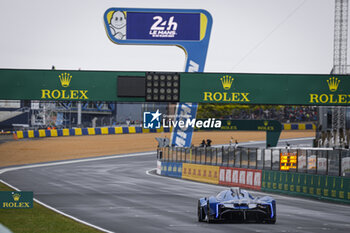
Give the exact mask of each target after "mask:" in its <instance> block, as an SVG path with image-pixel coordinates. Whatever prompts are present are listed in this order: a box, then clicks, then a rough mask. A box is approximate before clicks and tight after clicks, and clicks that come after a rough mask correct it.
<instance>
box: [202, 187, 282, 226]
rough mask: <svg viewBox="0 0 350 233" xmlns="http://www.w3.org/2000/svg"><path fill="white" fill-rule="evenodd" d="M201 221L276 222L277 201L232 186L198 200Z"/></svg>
mask: <svg viewBox="0 0 350 233" xmlns="http://www.w3.org/2000/svg"><path fill="white" fill-rule="evenodd" d="M198 221H199V222H204V221H206V222H208V223H212V222H220V221H228V222H260V223H270V224H275V223H276V201H275V200H274V199H273V198H271V197H269V196H264V197H261V198H260V197H256V198H253V196H252V195H250V193H249V192H248V191H246V190H244V189H240V188H231V189H228V190H224V191H222V192H220V193H219V194H218V195H217V196H215V197H214V196H210V197H208V198H206V197H204V198H201V199H199V200H198Z"/></svg>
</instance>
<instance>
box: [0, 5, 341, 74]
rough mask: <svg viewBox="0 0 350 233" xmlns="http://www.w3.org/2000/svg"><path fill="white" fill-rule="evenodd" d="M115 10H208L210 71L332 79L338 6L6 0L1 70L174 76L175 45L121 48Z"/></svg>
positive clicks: (177, 64) (178, 57) (178, 53)
mask: <svg viewBox="0 0 350 233" xmlns="http://www.w3.org/2000/svg"><path fill="white" fill-rule="evenodd" d="M111 7H126V8H169V9H204V10H207V11H208V12H209V13H210V14H211V15H212V17H213V27H212V32H211V37H210V42H209V49H208V54H207V60H206V66H205V69H204V71H205V72H230V73H314V74H328V73H330V71H331V69H332V66H333V30H334V28H333V24H334V0H215V1H213V0H147V1H144V0H143V1H142V0H127V1H124V0H118V1H105V0H59V1H58V0H55V1H53V0H31V1H28V0H11V1H6V0H1V3H0V29H1V33H0V68H12V69H51V66H52V65H54V66H55V67H56V69H58V70H60V69H68V70H76V69H79V68H80V69H82V70H111V71H176V72H183V71H184V68H185V61H186V54H185V53H184V51H183V50H182V49H180V48H179V47H177V46H151V45H118V44H115V43H113V42H111V41H110V40H109V38H108V37H107V34H106V30H105V27H104V22H103V15H104V12H105V11H106V10H107V9H108V8H111Z"/></svg>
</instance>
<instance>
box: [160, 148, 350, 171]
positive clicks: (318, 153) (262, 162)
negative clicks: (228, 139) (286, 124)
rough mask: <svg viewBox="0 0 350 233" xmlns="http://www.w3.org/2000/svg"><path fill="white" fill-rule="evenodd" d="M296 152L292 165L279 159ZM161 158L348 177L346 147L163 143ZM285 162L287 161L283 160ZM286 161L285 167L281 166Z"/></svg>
mask: <svg viewBox="0 0 350 233" xmlns="http://www.w3.org/2000/svg"><path fill="white" fill-rule="evenodd" d="M286 154H289V155H293V156H296V162H295V166H294V168H293V166H290V165H292V164H288V162H289V161H286V162H285V161H281V160H280V159H281V156H283V155H286ZM158 158H159V159H160V160H161V161H162V162H182V163H192V164H202V165H215V166H225V167H235V168H246V169H262V170H273V171H281V170H283V171H286V172H290V173H293V172H294V173H308V174H320V175H331V176H347V177H350V150H349V149H331V148H268V149H264V148H246V147H237V148H235V147H233V146H223V147H191V148H181V147H163V148H159V149H158ZM282 162H285V163H287V164H284V163H282ZM284 165H289V166H290V167H289V169H287V170H286V169H282V167H283V166H284Z"/></svg>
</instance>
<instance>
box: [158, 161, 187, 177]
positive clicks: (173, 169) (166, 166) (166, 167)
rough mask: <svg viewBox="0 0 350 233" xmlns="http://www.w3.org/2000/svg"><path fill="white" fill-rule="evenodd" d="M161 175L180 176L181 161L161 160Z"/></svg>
mask: <svg viewBox="0 0 350 233" xmlns="http://www.w3.org/2000/svg"><path fill="white" fill-rule="evenodd" d="M161 175H163V176H171V177H177V178H181V177H182V163H172V162H161Z"/></svg>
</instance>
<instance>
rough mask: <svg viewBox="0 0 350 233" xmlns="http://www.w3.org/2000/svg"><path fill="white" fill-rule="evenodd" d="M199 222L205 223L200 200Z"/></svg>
mask: <svg viewBox="0 0 350 233" xmlns="http://www.w3.org/2000/svg"><path fill="white" fill-rule="evenodd" d="M198 222H204V214H203V208H202V206H201V202H200V201H199V200H198Z"/></svg>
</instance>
